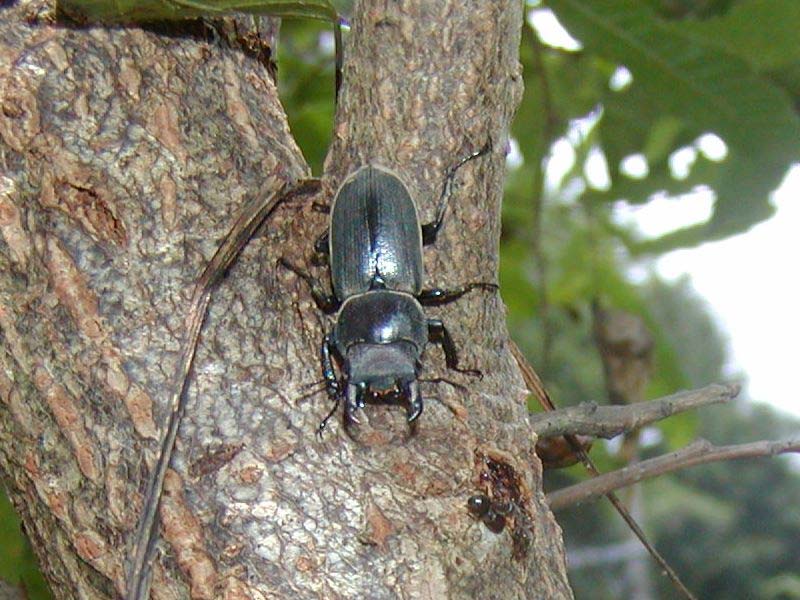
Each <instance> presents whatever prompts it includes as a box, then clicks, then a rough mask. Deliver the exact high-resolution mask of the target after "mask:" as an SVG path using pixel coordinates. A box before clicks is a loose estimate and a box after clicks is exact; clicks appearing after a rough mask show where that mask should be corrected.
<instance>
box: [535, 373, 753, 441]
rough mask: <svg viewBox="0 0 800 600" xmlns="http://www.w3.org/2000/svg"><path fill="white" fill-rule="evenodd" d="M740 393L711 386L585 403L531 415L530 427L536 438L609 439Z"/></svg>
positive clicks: (725, 399) (737, 387)
mask: <svg viewBox="0 0 800 600" xmlns="http://www.w3.org/2000/svg"><path fill="white" fill-rule="evenodd" d="M738 393H739V386H738V385H731V384H727V385H722V384H713V385H709V386H706V387H704V388H700V389H697V390H691V391H687V392H679V393H677V394H672V395H671V396H665V397H664V398H659V399H657V400H650V401H647V402H637V403H636V404H629V405H625V406H618V405H614V406H599V405H597V404H595V403H593V402H590V403H589V402H587V403H584V404H580V405H578V406H570V407H568V408H562V409H558V410H555V411H550V412H543V413H539V414H536V415H532V416H531V417H530V419H531V427H532V428H533V430H534V431H535V432H536V433H537V435H538V436H539V438H549V437H555V436H559V435H590V436H594V437H602V438H605V439H611V438H613V437H616V436H618V435H620V434H622V433H626V432H628V431H634V430H636V429H639V428H640V427H643V426H644V425H649V424H650V423H654V422H656V421H660V420H661V419H665V418H667V417H671V416H672V415H676V414H678V413H681V412H685V411H687V410H693V409H696V408H700V407H702V406H708V405H710V404H719V403H723V402H729V401H730V400H732V399H733V398H735V397H736V396H737V395H738Z"/></svg>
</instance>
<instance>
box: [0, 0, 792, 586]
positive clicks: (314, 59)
mask: <svg viewBox="0 0 800 600" xmlns="http://www.w3.org/2000/svg"><path fill="white" fill-rule="evenodd" d="M79 1H80V0H69V3H72V4H74V3H76V2H79ZM167 2H168V0H163V2H162V3H167ZM93 4H96V5H97V4H100V5H106V8H108V7H109V6H110V5H111V3H106V2H99V1H98V2H94V3H93ZM172 4H174V5H177V4H181V5H183V4H186V5H189V3H187V2H185V1H184V0H181V2H180V3H178V2H172ZM195 4H196V3H194V2H192V3H191V5H192V6H194V5H195ZM222 4H224V3H222ZM229 4H230V6H233V5H234V4H238V5H242V4H243V3H241V2H239V3H235V2H231V3H229ZM268 4H272V5H273V6H278V5H280V4H283V5H286V6H290V5H295V6H299V5H301V4H302V5H305V6H316V5H322V4H323V3H322V2H300V1H299V0H298V1H296V2H284V3H281V2H274V3H270V2H268V1H267V2H261V3H260V5H261V6H266V5H268ZM336 4H337V8H338V9H339V10H340V12H342V13H343V14H345V15H347V13H348V11H349V4H350V3H349V2H337V3H336ZM326 10H327V9H326ZM528 10H529V14H530V15H535V14H544V13H543V12H541V11H552V13H553V14H554V15H555V16H556V17H557V19H558V20H559V21H560V22H561V23H562V24H563V25H564V26H565V27H566V28H567V29H568V30H569V32H570V33H571V35H572V36H573V37H574V38H576V39H577V40H578V41H579V47H578V48H577V49H570V48H571V47H570V48H563V47H558V46H553V45H549V44H548V43H547V42H546V41H545V40H546V39H547V38H546V36H544V35H542V36H541V37H540V35H539V34H537V32H536V31H535V29H534V27H533V26H531V23H532V22H534V20H533V19H529V21H528V24H526V26H525V27H524V30H523V36H522V46H521V49H520V55H521V61H522V64H523V67H524V77H525V94H524V98H523V101H522V104H521V106H520V108H519V111H518V115H517V118H516V120H515V122H514V125H513V128H512V131H511V135H512V137H513V140H514V144H512V146H513V147H515V148H518V150H519V155H518V156H512V157H511V158H510V160H509V173H508V178H507V187H506V197H505V203H504V208H503V214H504V230H503V238H502V242H501V273H500V280H501V284H502V290H503V299H504V300H505V302H506V304H507V306H508V309H509V312H508V323H509V330H510V331H512V332H513V333H514V337H515V339H516V341H517V342H518V344H519V345H520V347H521V348H522V349H523V350H524V351H525V353H526V354H527V355H528V357H529V358H530V360H531V363H532V364H533V365H534V366H535V367H536V369H537V371H538V372H539V374H540V375H541V376H542V378H543V380H544V381H545V384H546V385H547V387H548V389H549V390H550V392H551V395H552V396H553V399H554V400H555V401H556V402H557V403H558V404H560V405H568V404H574V403H577V402H582V401H585V400H594V401H599V402H602V401H603V399H604V395H605V386H604V382H603V369H602V365H601V362H600V359H599V357H598V356H597V353H596V351H595V349H594V342H593V338H592V327H591V310H590V306H591V303H592V302H593V301H597V302H600V303H601V304H602V305H604V306H607V307H611V308H618V309H624V310H627V311H629V312H632V313H635V314H638V315H640V316H641V317H642V318H643V319H644V320H645V321H646V323H647V325H648V327H649V328H650V330H651V332H652V334H653V336H654V338H655V342H656V346H655V363H656V368H655V371H654V374H653V377H652V380H651V382H650V385H649V388H648V397H656V396H661V395H664V394H668V393H672V392H674V391H676V390H678V389H680V388H685V387H695V386H701V385H705V384H707V383H710V382H713V381H721V380H724V378H725V371H724V367H725V364H726V360H727V359H726V353H725V345H726V340H725V338H724V335H723V334H722V333H720V331H719V330H718V328H717V326H716V324H715V323H714V321H713V319H712V318H711V317H710V313H709V308H708V307H707V306H706V305H705V303H704V302H703V301H702V300H701V299H699V298H698V297H697V296H696V295H695V294H694V292H693V291H692V289H691V286H690V283H689V282H688V281H687V280H679V281H677V282H665V281H662V280H660V279H659V278H658V277H657V276H656V275H655V272H654V269H653V268H652V265H653V262H652V261H653V259H654V258H657V257H658V256H659V255H661V254H663V253H664V252H667V251H669V250H670V249H673V248H678V247H687V246H694V245H698V244H701V243H703V242H706V241H709V240H715V239H720V238H723V237H726V236H730V235H734V234H737V233H740V232H743V231H745V230H747V229H748V228H750V227H752V226H753V225H755V224H757V223H758V222H760V221H763V220H764V219H766V218H768V217H769V216H770V215H771V214H772V212H773V208H772V205H771V204H770V199H769V196H770V193H771V192H772V191H773V190H774V189H775V188H776V187H777V186H778V184H779V183H780V181H781V179H782V178H783V176H784V175H785V173H786V171H787V169H788V168H789V166H790V165H791V164H792V163H794V162H796V161H797V160H798V158H800V117H798V107H800V44H798V43H797V31H800V2H798V1H797V0H531V1H530V2H529V4H528ZM281 33H282V35H281V40H280V45H279V47H278V48H277V50H278V52H277V54H276V56H277V61H278V68H279V70H278V78H279V89H280V92H281V98H282V101H283V104H284V107H285V108H286V111H287V114H288V117H289V122H290V126H291V129H292V133H293V134H294V136H295V138H296V139H297V141H298V143H299V145H300V147H301V149H302V150H303V152H304V154H305V156H306V159H307V160H308V161H309V163H310V164H311V166H312V170H313V172H314V173H320V172H321V170H322V163H323V160H324V158H325V154H326V151H327V147H328V144H329V142H330V138H331V132H332V123H333V110H334V106H333V93H332V90H333V41H332V35H331V32H330V27H329V26H327V25H325V24H323V23H322V22H313V21H311V22H310V21H288V22H285V23H284V24H283V25H282V30H281ZM707 134H713V135H714V136H715V138H714V139H716V140H717V141H718V144H717V145H718V146H724V151H723V152H722V153H717V154H714V153H712V152H709V151H708V150H707V149H706V147H705V146H704V145H703V143H702V140H703V139H704V136H705V138H708V135H707ZM554 148H558V152H554ZM565 156H567V157H571V158H570V160H567V161H566V162H567V163H568V164H566V166H565V165H564V160H563V159H564V157H565ZM632 156H635V157H639V158H640V162H644V164H646V169H644V172H643V173H635V172H632V171H630V170H628V169H626V168H625V166H624V165H625V164H626V159H629V157H632ZM680 156H683V157H688V160H686V161H685V163H684V164H683V166H682V167H681V165H680V164H679V163H680V161H679V160H678V158H679V157H680ZM554 157H556V158H558V160H556V158H554ZM454 159H455V157H454ZM559 161H560V165H561V166H556V163H559ZM598 172H599V175H598ZM698 189H705V190H709V191H710V192H711V193H713V195H714V198H715V201H714V205H713V210H712V212H711V215H710V217H709V219H708V220H707V221H706V222H703V223H696V224H692V225H688V226H687V227H685V228H683V229H680V230H677V231H673V232H668V233H666V234H664V235H661V236H658V237H647V236H645V235H643V234H642V233H641V232H640V231H639V230H637V229H636V228H635V227H634V226H632V225H630V224H627V223H625V222H622V221H621V219H620V218H619V217H618V214H619V210H618V209H619V208H620V207H625V206H634V205H635V206H642V205H647V204H648V203H650V202H652V200H653V199H654V198H655V197H658V196H664V195H666V196H671V197H678V198H679V199H677V200H675V201H676V202H684V203H685V202H697V201H698V200H697V198H696V197H695V196H693V195H692V192H695V191H697V190H698ZM633 273H636V276H633ZM643 273H644V275H643ZM531 408H532V409H534V410H537V409H538V408H535V407H534V405H533V404H532V405H531ZM797 430H798V423H797V422H796V421H791V420H790V419H789V418H788V417H786V416H785V415H778V414H776V413H775V412H774V411H772V410H770V409H768V408H767V407H764V406H752V405H750V404H747V403H746V402H745V401H740V402H739V403H738V404H737V405H735V406H734V407H716V408H709V409H705V410H704V411H700V412H699V413H697V414H693V415H686V416H681V417H678V418H673V419H670V420H668V421H667V422H665V423H663V424H662V425H660V426H659V428H658V430H657V431H656V430H654V432H651V433H652V435H651V436H650V437H651V438H652V439H653V440H654V442H653V443H652V444H651V445H649V446H647V447H646V448H644V449H643V452H644V453H645V454H650V453H652V454H657V453H661V452H664V451H666V450H669V449H671V448H675V447H677V446H680V445H683V444H685V443H686V442H688V441H689V440H691V439H693V438H694V437H696V436H704V437H707V438H708V439H710V440H712V441H713V442H715V443H719V444H728V443H736V442H744V441H747V440H751V439H757V438H776V437H781V436H782V435H788V434H789V433H795V434H796V432H797ZM592 455H593V457H594V458H595V460H596V461H597V463H598V464H599V466H600V467H601V469H603V470H610V469H613V468H615V467H618V466H619V464H618V459H617V457H616V455H615V452H614V446H613V444H609V445H607V444H596V445H595V448H594V450H593V451H592ZM583 477H585V475H584V474H583V472H582V470H581V469H580V468H577V467H574V468H572V469H569V470H566V471H565V472H558V473H550V474H548V481H547V482H546V484H547V485H548V486H551V487H552V486H557V485H565V484H567V483H569V482H571V481H574V480H575V479H576V478H583ZM798 497H800V475H798V472H797V468H796V463H795V465H794V467H793V466H792V463H790V462H789V461H788V460H783V459H764V460H759V461H740V462H736V463H722V464H716V465H709V466H707V467H698V468H695V469H692V470H690V471H686V472H684V473H680V474H678V475H676V476H669V477H664V478H661V479H659V480H658V481H654V482H651V483H648V484H647V485H645V487H644V498H645V502H646V509H645V512H646V515H647V520H646V524H645V528H646V529H647V531H648V533H649V534H650V535H651V536H652V538H653V539H654V541H655V542H656V543H657V546H658V547H659V548H660V549H661V550H662V551H663V552H664V553H665V555H666V557H667V559H668V560H669V561H670V562H671V563H672V564H673V566H674V567H675V568H676V569H677V570H678V572H679V573H680V574H681V576H682V577H683V578H685V580H686V582H687V583H688V585H689V587H690V588H691V589H693V590H694V591H695V592H696V593H697V595H698V596H699V597H702V598H706V599H708V598H712V599H713V598H719V599H723V598H724V599H736V598H742V599H745V598H747V599H752V598H763V599H779V598H780V599H790V598H800V577H799V576H798V572H797V564H796V557H797V556H800V514H798V506H800V503H798V502H797V498H798ZM558 518H559V521H560V523H561V524H562V526H563V528H564V531H565V539H566V541H567V545H568V547H569V548H570V550H571V551H572V550H575V549H580V548H598V549H599V550H600V551H601V554H602V553H603V552H605V553H606V554H607V557H606V560H605V561H601V562H599V563H598V564H597V565H596V566H594V567H591V566H584V567H582V568H580V569H574V570H573V571H572V572H571V578H572V583H573V585H574V587H575V591H576V597H578V598H593V599H596V600H603V599H605V598H608V599H612V598H613V599H617V598H623V597H625V595H624V593H623V591H622V588H621V587H620V583H619V582H620V581H621V580H622V565H621V563H620V562H619V561H614V560H612V559H611V558H609V556H610V554H609V550H610V548H611V547H612V545H613V544H614V543H616V542H619V541H624V540H626V539H628V533H627V531H626V530H625V529H624V526H623V525H622V524H621V523H620V520H619V519H618V517H617V516H616V514H614V513H613V512H612V511H611V510H610V509H609V507H608V506H606V504H605V503H603V502H596V503H593V504H590V505H587V506H581V507H579V508H576V509H573V510H568V511H564V512H563V513H559V515H558ZM10 519H11V517H9V516H8V506H5V505H0V521H2V523H4V524H6V525H7V524H9V523H12V522H13V523H16V521H11V520H10ZM10 529H11V530H13V532H16V531H18V526H17V525H16V524H14V525H13V526H11V527H10ZM2 532H3V533H2V536H3V537H2V538H0V544H2V548H3V552H2V553H0V556H2V557H3V560H4V561H6V562H0V578H5V579H10V580H15V579H17V580H18V579H19V577H20V576H19V575H14V573H19V572H21V570H24V569H27V568H29V567H24V568H22V567H14V568H13V569H21V570H13V569H12V568H11V567H7V563H8V561H9V560H10V559H7V558H6V557H17V556H20V555H21V553H23V550H22V548H23V547H22V546H21V545H20V542H19V541H17V540H16V539H15V540H14V541H11V538H10V537H9V535H10V534H9V533H8V532H9V528H8V527H6V528H5V529H3V530H2ZM6 549H9V551H8V552H6ZM793 559H794V561H795V562H794V563H792V562H791V561H792V560H793ZM14 560H16V559H14ZM23 579H24V580H25V582H26V585H30V584H28V583H27V582H28V581H29V580H28V576H27V575H24V576H23ZM653 581H654V584H655V585H656V586H657V587H658V588H659V589H658V593H659V597H663V598H671V597H674V592H673V591H672V590H671V589H670V588H669V585H668V583H666V581H665V580H664V581H662V578H659V577H658V576H657V574H656V573H655V570H653ZM29 592H30V597H31V598H45V597H46V596H45V595H42V594H37V593H36V592H34V591H33V590H32V589H31V588H29Z"/></svg>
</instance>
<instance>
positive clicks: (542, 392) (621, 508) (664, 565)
mask: <svg viewBox="0 0 800 600" xmlns="http://www.w3.org/2000/svg"><path fill="white" fill-rule="evenodd" d="M511 353H512V354H513V355H514V358H516V359H517V364H518V365H519V368H520V371H522V377H523V379H524V380H525V383H526V384H527V385H528V386H529V388H530V389H531V391H533V392H535V394H536V397H537V398H538V399H539V403H540V404H541V405H542V407H543V408H545V410H550V411H553V410H555V409H556V408H555V405H554V404H553V401H552V400H551V399H550V395H549V394H548V393H547V390H546V389H545V388H544V385H543V384H542V380H541V379H539V376H538V375H537V374H536V371H534V370H533V367H532V366H531V365H530V363H528V360H527V359H526V358H525V355H524V354H522V351H521V350H520V349H519V347H518V346H517V345H516V344H515V343H514V342H513V341H511ZM564 439H565V440H567V442H569V445H570V446H572V449H573V451H574V452H575V454H576V455H577V456H578V457H579V458H580V459H581V462H582V463H583V465H584V467H586V470H587V471H588V472H589V473H590V474H591V475H592V476H593V477H598V476H599V475H600V471H598V470H597V467H595V466H594V462H592V459H591V458H589V455H588V454H587V453H586V451H585V450H584V449H583V446H581V443H580V442H579V441H578V439H577V438H576V437H575V436H574V435H572V434H566V435H564ZM605 497H606V498H608V501H609V502H611V504H612V505H613V507H614V509H615V510H616V511H617V512H618V513H619V516H620V517H622V520H623V521H625V523H626V524H627V525H628V527H629V528H630V530H631V531H632V532H633V534H634V535H635V536H636V537H637V538H639V541H640V542H641V543H642V546H644V547H645V549H646V550H647V552H648V553H649V554H650V556H652V557H653V560H655V561H656V563H658V566H659V567H661V570H662V571H663V572H664V574H665V575H666V576H667V577H668V578H669V580H670V581H671V582H672V584H673V585H674V586H675V588H676V589H677V590H678V591H679V592H680V593H681V594H682V595H683V596H684V597H685V598H687V600H697V598H696V597H695V596H694V594H692V592H690V591H689V588H687V587H686V586H685V585H684V583H683V582H682V581H681V578H680V577H678V574H677V573H676V572H675V571H674V570H673V569H672V567H670V566H669V563H668V562H667V561H666V560H665V559H664V557H663V556H661V554H660V553H659V552H658V550H656V549H655V547H654V546H653V545H652V544H651V543H650V541H649V540H648V539H647V536H646V535H645V533H644V531H642V528H641V527H639V524H638V523H637V522H636V519H634V518H633V517H632V516H631V514H630V512H628V509H627V508H625V505H623V504H622V502H621V501H620V499H619V498H617V496H616V494H614V492H608V493H606V494H605ZM551 510H552V509H551Z"/></svg>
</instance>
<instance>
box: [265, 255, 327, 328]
mask: <svg viewBox="0 0 800 600" xmlns="http://www.w3.org/2000/svg"><path fill="white" fill-rule="evenodd" d="M278 262H279V263H280V264H281V265H282V266H283V267H285V268H287V269H289V270H290V271H291V272H292V273H294V274H295V275H297V276H298V277H299V278H300V279H302V280H303V281H305V282H306V284H307V285H308V287H309V289H310V290H311V297H312V298H313V299H314V303H315V304H316V305H317V308H319V309H320V310H321V311H322V312H324V313H325V314H326V315H331V314H333V313H335V312H336V311H337V310H339V306H341V304H342V303H341V302H339V299H338V298H337V297H336V296H334V295H333V294H326V293H325V292H323V291H322V290H321V289H320V285H319V282H318V281H317V280H316V279H314V278H313V277H311V275H309V274H308V273H306V272H305V271H303V270H302V269H301V268H300V267H297V266H295V265H293V264H292V263H290V262H289V261H288V260H286V259H285V258H281V259H280V260H279V261H278Z"/></svg>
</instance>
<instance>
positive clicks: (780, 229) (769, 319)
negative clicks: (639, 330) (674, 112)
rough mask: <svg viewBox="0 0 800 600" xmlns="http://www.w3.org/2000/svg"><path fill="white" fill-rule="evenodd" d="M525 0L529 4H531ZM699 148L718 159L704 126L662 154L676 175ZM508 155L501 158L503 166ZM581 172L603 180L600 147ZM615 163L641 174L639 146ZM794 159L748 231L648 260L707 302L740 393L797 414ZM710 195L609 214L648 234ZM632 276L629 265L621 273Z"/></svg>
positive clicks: (799, 285) (705, 205) (672, 224)
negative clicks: (764, 213) (684, 280)
mask: <svg viewBox="0 0 800 600" xmlns="http://www.w3.org/2000/svg"><path fill="white" fill-rule="evenodd" d="M538 4H539V3H538V2H529V5H538ZM528 15H529V16H528V19H529V23H530V24H531V25H532V26H533V27H534V29H535V30H536V32H537V34H538V36H539V38H540V39H541V40H542V42H543V43H545V44H548V45H550V46H553V47H556V48H562V49H565V50H570V51H578V50H580V49H581V45H580V43H579V42H578V41H577V40H575V39H574V38H572V36H570V35H569V33H568V32H567V31H566V30H565V29H564V28H563V27H562V26H561V24H560V23H559V22H558V20H557V19H556V17H555V16H554V14H553V12H552V11H551V10H549V9H546V8H537V9H534V10H531V11H530V12H529V13H528ZM631 79H632V78H631V75H630V73H629V72H628V71H627V69H624V68H622V67H621V68H618V70H617V72H616V73H615V74H614V76H613V77H612V79H611V83H610V85H611V87H612V89H614V88H622V87H624V86H626V85H629V84H630V83H631ZM591 121H592V119H591V118H590V119H587V120H584V122H577V123H575V124H574V125H573V131H572V132H571V133H572V134H573V135H580V132H581V130H584V129H586V128H587V127H590V126H591V125H592V122H591ZM568 138H569V134H568V136H567V138H566V139H564V140H562V141H561V142H557V143H556V145H555V146H554V152H553V154H552V155H551V158H550V162H549V165H548V177H549V179H550V180H551V181H552V182H553V185H555V183H557V182H558V181H560V180H561V177H562V176H563V174H564V173H567V172H568V171H569V170H570V169H571V168H572V166H573V163H574V160H575V153H574V151H573V149H572V146H571V145H570V143H569V141H568ZM698 152H702V153H703V154H704V155H705V156H706V157H707V158H709V159H711V160H723V159H724V158H725V156H726V148H725V144H724V142H723V141H722V140H720V139H719V138H718V137H717V136H715V135H713V134H708V135H706V136H702V137H700V138H698V140H697V143H696V147H695V148H684V149H681V150H679V151H677V152H675V153H674V154H673V155H672V156H671V157H670V159H671V160H670V165H671V167H672V169H673V172H674V173H676V174H677V175H678V176H680V175H681V174H683V173H686V171H687V170H688V168H689V166H690V165H691V163H692V162H693V160H694V159H695V158H696V155H697V153H698ZM517 160H518V157H517V155H512V156H511V157H510V159H509V162H510V166H511V168H513V167H514V165H515V163H516V161H517ZM587 165H588V169H587V173H586V178H587V180H588V181H589V182H590V183H591V184H592V185H594V186H597V187H598V188H601V189H602V188H604V187H606V186H607V185H608V175H607V172H606V166H605V163H604V161H603V159H602V155H600V156H595V157H592V156H590V157H589V160H587ZM625 170H626V171H627V173H628V174H629V175H631V176H633V177H644V176H646V174H647V162H646V160H645V158H644V157H643V156H641V155H636V156H631V157H629V158H628V159H627V161H626V164H625ZM799 196H800V166H795V167H794V168H793V169H791V170H790V171H789V173H788V174H787V175H786V178H785V180H784V182H783V184H782V185H781V186H780V188H779V189H777V190H776V191H775V192H774V195H773V203H774V205H775V207H776V208H777V211H776V213H775V216H773V217H772V218H771V219H769V220H768V221H765V222H763V223H761V224H758V225H756V226H755V227H753V228H752V229H751V230H750V231H748V232H746V233H743V234H740V235H737V236H734V237H731V238H728V239H725V240H722V241H718V242H707V243H705V244H703V245H701V246H699V247H697V248H691V249H685V250H674V251H672V252H669V253H668V254H666V255H664V256H662V257H659V258H658V259H657V261H656V269H657V271H658V273H659V274H660V275H662V276H663V277H664V278H666V279H667V280H676V279H678V278H680V277H682V276H688V277H689V278H690V279H691V282H692V285H693V287H694V288H695V289H696V290H697V291H698V292H699V293H700V294H701V295H702V297H703V298H705V299H706V300H707V301H708V304H709V306H710V308H711V310H712V311H713V314H714V315H715V316H716V318H717V319H718V322H719V324H720V326H721V328H722V329H723V330H724V332H725V333H726V334H727V337H728V340H729V347H730V361H729V364H728V365H727V368H728V373H729V374H730V375H731V377H732V378H736V377H741V378H743V383H744V384H745V386H746V387H745V391H746V395H747V396H748V397H749V398H750V399H752V400H755V401H757V402H766V403H769V404H771V405H772V406H774V407H776V408H779V409H781V410H784V411H787V412H790V413H793V414H795V415H798V416H800V397H799V396H800V395H799V394H798V392H797V385H796V381H795V379H796V371H795V369H797V368H798V363H800V276H798V273H799V272H800V270H798V266H797V261H800V202H798V197H799ZM712 203H713V194H712V193H711V192H709V191H708V190H699V191H697V192H696V193H694V194H689V195H685V196H681V197H678V198H668V197H662V198H658V199H655V200H651V201H650V202H648V203H647V204H645V205H641V206H631V205H628V204H625V203H619V204H618V206H616V207H615V216H616V218H617V219H618V220H619V222H620V223H626V224H627V223H633V224H635V226H636V228H637V229H638V230H639V231H640V232H641V233H642V234H643V235H646V236H648V237H655V236H660V235H663V234H665V233H669V232H671V231H675V230H678V229H680V228H682V227H685V226H687V225H692V224H695V223H701V222H704V221H706V220H707V219H708V218H709V217H710V215H711V207H712ZM631 275H632V276H633V277H636V275H637V270H636V269H634V270H633V271H632V273H631Z"/></svg>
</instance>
